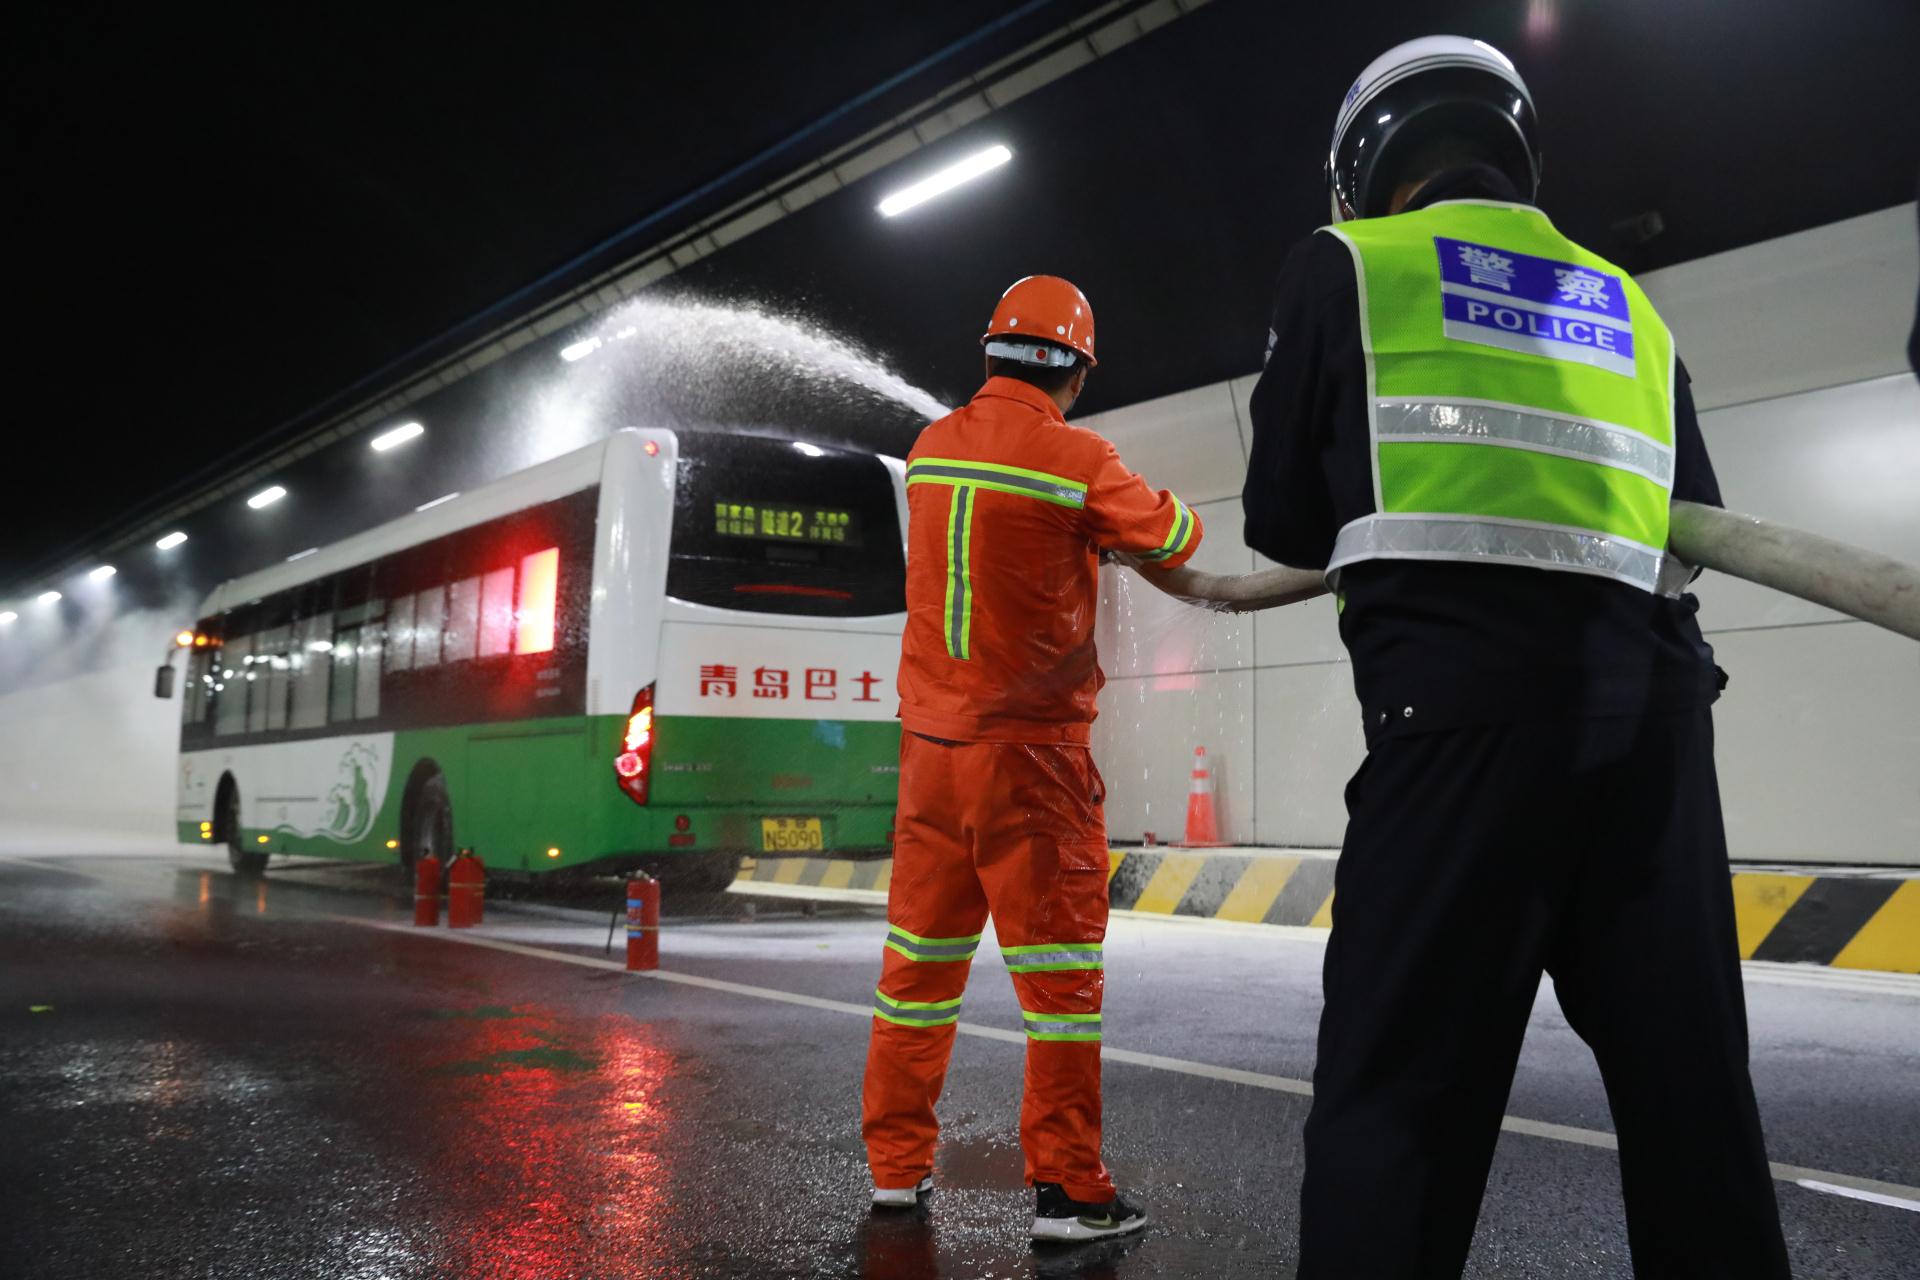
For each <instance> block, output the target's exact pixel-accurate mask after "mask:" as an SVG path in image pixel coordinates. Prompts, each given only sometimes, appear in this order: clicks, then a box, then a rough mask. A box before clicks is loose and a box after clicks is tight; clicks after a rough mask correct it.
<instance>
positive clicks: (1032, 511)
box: [862, 276, 1201, 1241]
mask: <svg viewBox="0 0 1920 1280" xmlns="http://www.w3.org/2000/svg"><path fill="white" fill-rule="evenodd" d="M981 343H982V344H983V345H984V346H985V348H986V372H987V381H986V385H985V386H983V387H981V388H980V390H979V392H978V393H977V394H975V396H974V397H973V400H972V401H971V402H970V403H968V404H967V405H966V406H965V407H964V408H961V409H958V410H956V411H955V412H953V413H950V414H948V415H947V416H946V417H944V418H942V419H940V420H939V421H938V422H935V423H934V424H933V425H931V426H929V427H928V428H927V429H926V430H924V431H922V432H921V433H920V438H919V440H918V441H917V442H915V444H914V447H913V451H912V452H911V453H910V454H909V455H908V457H907V507H908V512H909V519H908V533H907V627H906V635H905V637H904V640H903V642H902V646H901V655H900V720H901V725H902V728H903V729H904V730H905V732H903V733H902V734H901V745H900V809H899V815H898V817H897V819H896V820H895V823H894V832H895V834H894V861H893V878H892V882H891V887H890V889H889V892H888V897H887V922H888V926H889V928H888V933H887V941H886V949H885V951H884V953H883V957H882V961H883V963H882V968H881V972H880V986H879V989H878V990H877V991H876V992H875V993H874V1020H873V1038H872V1041H871V1043H870V1046H869V1048H868V1053H867V1075H866V1087H865V1097H864V1102H863V1108H862V1110H863V1116H862V1121H863V1123H862V1131H863V1132H864V1134H865V1136H866V1141H867V1159H868V1163H869V1165H870V1166H871V1168H872V1171H873V1187H874V1190H873V1203H874V1204H875V1205H876V1206H880V1207H888V1206H896V1207H904V1206H911V1205H913V1204H915V1203H917V1202H918V1201H919V1199H920V1197H921V1196H922V1195H923V1194H925V1193H926V1192H928V1191H929V1190H931V1189H932V1187H933V1173H932V1171H933V1150H934V1141H935V1139H936V1137H937V1136H938V1133H939V1125H938V1122H937V1121H936V1120H935V1118H934V1103H935V1102H936V1101H938V1099H939V1097H940V1088H941V1085H942V1083H943V1082H944V1081H945V1079H946V1073H947V1061H948V1058H949V1057H950V1056H951V1054H952V1051H953V1039H954V1034H955V1024H956V1023H957V1022H958V1021H959V1019H960V1001H961V996H962V994H963V992H964V991H965V988H966V984H967V973H968V970H969V969H970V968H971V967H972V961H973V955H974V952H975V950H976V949H977V948H978V947H979V945H980V939H981V935H982V931H983V929H984V928H985V925H986V921H987V917H988V916H989V915H991V916H992V917H993V924H994V932H995V934H996V935H997V940H998V942H999V944H1000V952H1001V955H1002V956H1003V957H1004V958H1005V960H1006V963H1007V968H1008V970H1009V971H1010V972H1011V973H1012V975H1013V985H1014V990H1015V992H1016V993H1017V994H1018V996H1019V998H1020V1010H1021V1019H1022V1022H1023V1023H1024V1026H1025V1029H1026V1039H1027V1068H1026V1091H1025V1096H1024V1100H1023V1102H1022V1105H1021V1113H1020V1142H1021V1147H1022V1149H1023V1150H1024V1151H1025V1153H1026V1176H1027V1181H1028V1183H1030V1184H1031V1185H1032V1186H1033V1188H1034V1199H1035V1210H1034V1221H1033V1236H1034V1238H1035V1239H1036V1240H1042V1241H1048V1240H1061V1241H1078V1240H1093V1239H1099V1238H1102V1237H1106V1236H1114V1235H1122V1234H1125V1233H1127V1232H1131V1231H1137V1230H1139V1229H1140V1228H1141V1227H1143V1226H1145V1225H1146V1221H1147V1217H1146V1214H1145V1213H1143V1212H1142V1211H1141V1210H1140V1209H1138V1208H1137V1207H1135V1206H1134V1205H1131V1204H1129V1203H1128V1202H1127V1201H1125V1200H1123V1199H1121V1198H1120V1196H1119V1195H1118V1194H1117V1193H1116V1191H1115V1188H1114V1184H1113V1178H1112V1177H1111V1175H1109V1174H1108V1172H1107V1167H1106V1165H1105V1163H1103V1162H1102V1160H1101V1158H1100V997H1101V991H1102V985H1103V975H1102V968H1101V945H1102V939H1103V938H1104V937H1105V936H1106V928H1107V873H1108V855H1107V837H1106V821H1105V818H1104V816H1103V814H1102V811H1101V804H1102V801H1103V800H1104V798H1105V796H1104V788H1103V786H1102V784H1101V781H1100V773H1099V771H1098V770H1097V769H1095V768H1094V765H1093V757H1092V753H1091V751H1090V750H1089V748H1088V739H1089V730H1090V727H1091V725H1092V723H1093V718H1094V716H1095V715H1096V714H1097V711H1096V708H1095V698H1096V696H1097V695H1098V693H1099V690H1100V686H1101V684H1102V683H1104V680H1105V677H1104V676H1103V675H1102V674H1101V672H1100V664H1099V661H1098V658H1097V656H1096V654H1095V652H1094V643H1093V624H1094V614H1095V610H1096V607H1097V604H1098V600H1099V561H1100V556H1101V554H1102V553H1103V552H1108V553H1112V554H1113V555H1115V556H1118V557H1123V558H1125V559H1127V560H1128V561H1129V562H1131V563H1134V564H1136V565H1139V566H1141V567H1142V568H1145V569H1147V571H1149V572H1151V571H1152V569H1153V568H1154V567H1162V568H1171V567H1174V566H1177V565H1180V564H1183V563H1185V562H1186V560H1187V559H1188V558H1189V557H1190V556H1192V555H1193V553H1194V551H1195V549H1196V548H1198V547H1199V545H1200V537H1201V527H1200V519H1199V517H1198V516H1196V515H1195V514H1194V513H1193V511H1192V509H1191V508H1189V507H1188V506H1187V505H1186V504H1185V503H1184V502H1182V501H1180V499H1178V498H1176V497H1174V496H1173V494H1171V493H1169V492H1167V491H1166V490H1160V491H1158V492H1156V491H1154V490H1153V489H1151V488H1149V487H1148V485H1147V483H1146V482H1145V481H1144V480H1142V479H1141V478H1140V477H1139V476H1137V475H1135V474H1134V473H1133V472H1131V471H1129V470H1127V468H1126V466H1125V465H1124V464H1123V463H1122V462H1121V461H1120V455H1119V454H1118V453H1117V452H1116V451H1115V449H1114V447H1113V445H1111V444H1110V443H1108V442H1107V441H1106V440H1105V439H1103V438H1102V437H1101V436H1099V435H1098V434H1096V433H1094V432H1092V431H1088V430H1085V429H1084V428H1080V427H1073V426H1069V425H1068V424H1067V420H1066V416H1065V414H1066V411H1067V409H1069V408H1070V407H1072V405H1073V402H1074V400H1075V399H1076V398H1078V396H1079V395H1080V391H1081V389H1082V388H1083V387H1085V386H1086V382H1087V374H1088V372H1089V371H1090V370H1091V369H1092V368H1093V365H1094V354H1093V311H1092V309H1091V308H1090V307H1089V306H1088V305H1087V300H1086V298H1085V296H1084V295H1082V294H1081V292H1080V290H1079V289H1077V288H1075V287H1074V286H1073V285H1071V284H1069V283H1068V282H1067V281H1065V280H1062V279H1059V278H1058V277H1055V276H1028V277H1027V278H1026V279H1024V280H1021V281H1019V282H1018V283H1017V284H1015V285H1014V286H1013V287H1012V288H1011V289H1008V290H1007V292H1006V294H1005V295H1004V296H1003V297H1002V298H1001V299H1000V304H999V306H998V307H996V308H995V309H994V312H993V320H992V322H991V323H990V324H989V325H988V326H987V332H986V334H985V336H984V337H983V338H982V339H981Z"/></svg>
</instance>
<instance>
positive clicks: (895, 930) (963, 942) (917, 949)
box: [887, 924, 980, 961]
mask: <svg viewBox="0 0 1920 1280" xmlns="http://www.w3.org/2000/svg"><path fill="white" fill-rule="evenodd" d="M887 949H888V950H890V951H898V952H899V953H900V954H901V955H903V956H905V957H906V958H907V959H909V960H940V961H947V960H971V959H973V953H974V952H975V951H978V950H979V949H980V935H979V934H977V933H976V934H974V935H973V936H972V937H970V938H923V937H921V936H920V935H919V934H917V933H908V932H907V931H906V930H905V929H902V928H901V927H900V926H899V925H897V924H896V925H891V926H889V927H888V929H887Z"/></svg>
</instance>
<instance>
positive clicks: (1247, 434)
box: [1227, 373, 1260, 480]
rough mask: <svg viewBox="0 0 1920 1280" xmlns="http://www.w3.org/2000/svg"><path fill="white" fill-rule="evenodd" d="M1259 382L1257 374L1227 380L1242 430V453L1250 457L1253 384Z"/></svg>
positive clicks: (1236, 421) (1238, 423)
mask: <svg viewBox="0 0 1920 1280" xmlns="http://www.w3.org/2000/svg"><path fill="white" fill-rule="evenodd" d="M1258 381H1260V375H1259V374H1257V373H1249V374H1246V375H1244V376H1242V377H1238V378H1229V379H1228V380H1227V395H1228V397H1229V398H1230V399H1231V400H1232V401H1233V417H1234V422H1235V424H1236V425H1237V426H1238V427H1239V428H1240V451H1241V452H1242V453H1244V454H1246V455H1247V456H1248V457H1252V456H1253V384H1254V383H1256V382H1258ZM1244 479H1245V477H1242V480H1244Z"/></svg>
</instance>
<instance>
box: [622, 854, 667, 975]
mask: <svg viewBox="0 0 1920 1280" xmlns="http://www.w3.org/2000/svg"><path fill="white" fill-rule="evenodd" d="M659 967H660V882H659V881H658V880H655V879H654V878H653V877H652V876H641V877H640V878H639V879H638V880H629V881H627V968H629V969H658V968H659Z"/></svg>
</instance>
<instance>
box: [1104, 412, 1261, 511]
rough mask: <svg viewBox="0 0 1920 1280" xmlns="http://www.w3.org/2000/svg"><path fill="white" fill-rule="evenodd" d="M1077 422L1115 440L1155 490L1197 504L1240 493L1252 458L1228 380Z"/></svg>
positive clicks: (1123, 458)
mask: <svg viewBox="0 0 1920 1280" xmlns="http://www.w3.org/2000/svg"><path fill="white" fill-rule="evenodd" d="M1074 422H1075V424H1076V425H1078V426H1083V427H1086V428H1088V429H1089V430H1092V431H1098V432H1099V433H1100V434H1101V435H1103V436H1105V437H1106V438H1107V439H1109V440H1111V441H1113V444H1114V447H1115V448H1117V449H1119V450H1120V458H1121V461H1123V462H1125V463H1126V464H1127V466H1128V467H1130V468H1132V469H1133V470H1134V471H1135V472H1138V473H1139V474H1140V475H1141V476H1143V477H1145V478H1146V481H1147V483H1148V484H1150V485H1152V486H1153V487H1154V488H1156V489H1171V490H1173V491H1174V492H1175V493H1177V494H1179V495H1180V497H1181V498H1182V499H1184V500H1185V501H1187V502H1189V503H1192V504H1194V505H1196V506H1197V505H1199V504H1200V503H1203V502H1213V501H1217V500H1219V499H1222V498H1237V497H1239V495H1240V482H1241V481H1242V480H1244V479H1246V475H1247V459H1246V455H1245V454H1243V453H1242V452H1241V450H1240V431H1239V428H1238V427H1237V426H1236V425H1235V423H1234V417H1233V400H1232V398H1231V397H1230V396H1229V395H1228V394H1227V384H1226V383H1224V382H1216V383H1214V384H1213V385H1212V386H1206V387H1196V388H1194V389H1193V390H1191V391H1181V392H1177V393H1176V394H1174V395H1170V396H1162V397H1160V399H1158V400H1148V401H1146V402H1145V403H1143V404H1134V405H1128V406H1127V407H1126V408H1124V409H1115V410H1113V411H1111V412H1109V413H1096V414H1090V415H1088V416H1087V417H1085V418H1076V419H1074Z"/></svg>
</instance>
